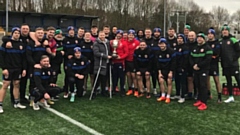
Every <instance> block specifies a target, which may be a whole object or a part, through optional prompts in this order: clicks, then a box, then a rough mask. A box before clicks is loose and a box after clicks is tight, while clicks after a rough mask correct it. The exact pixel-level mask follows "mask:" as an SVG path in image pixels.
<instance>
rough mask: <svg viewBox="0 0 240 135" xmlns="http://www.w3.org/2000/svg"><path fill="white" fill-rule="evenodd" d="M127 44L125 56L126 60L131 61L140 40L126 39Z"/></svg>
mask: <svg viewBox="0 0 240 135" xmlns="http://www.w3.org/2000/svg"><path fill="white" fill-rule="evenodd" d="M126 43H127V46H128V56H127V58H126V61H133V54H134V51H135V50H136V48H137V47H138V46H139V44H140V42H139V41H138V40H136V39H133V40H132V41H127V42H126Z"/></svg>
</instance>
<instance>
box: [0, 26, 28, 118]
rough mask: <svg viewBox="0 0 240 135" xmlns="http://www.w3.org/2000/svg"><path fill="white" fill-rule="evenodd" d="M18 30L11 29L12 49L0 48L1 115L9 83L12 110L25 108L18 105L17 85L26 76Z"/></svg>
mask: <svg viewBox="0 0 240 135" xmlns="http://www.w3.org/2000/svg"><path fill="white" fill-rule="evenodd" d="M19 38H20V28H18V27H14V28H13V29H12V38H11V40H10V41H9V42H11V45H12V47H11V48H6V43H3V45H2V46H1V48H0V66H1V68H2V74H3V85H2V88H1V90H0V113H3V107H2V106H3V100H4V98H5V95H6V91H7V89H8V86H9V85H10V83H11V81H13V96H14V108H20V109H25V108H26V106H23V105H21V104H20V100H19V84H20V79H21V77H22V76H23V77H25V76H26V69H27V64H26V55H25V50H26V46H24V45H23V43H22V42H21V41H20V40H19Z"/></svg>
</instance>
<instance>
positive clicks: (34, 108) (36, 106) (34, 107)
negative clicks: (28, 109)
mask: <svg viewBox="0 0 240 135" xmlns="http://www.w3.org/2000/svg"><path fill="white" fill-rule="evenodd" d="M32 107H33V110H35V111H37V110H40V107H39V105H38V103H34V102H33V106H32Z"/></svg>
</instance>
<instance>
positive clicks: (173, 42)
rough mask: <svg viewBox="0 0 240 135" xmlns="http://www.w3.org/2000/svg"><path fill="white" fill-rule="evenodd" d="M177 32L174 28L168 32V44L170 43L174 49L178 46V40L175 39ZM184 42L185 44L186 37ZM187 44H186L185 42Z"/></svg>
mask: <svg viewBox="0 0 240 135" xmlns="http://www.w3.org/2000/svg"><path fill="white" fill-rule="evenodd" d="M175 34H176V33H175V30H174V28H169V30H168V37H167V42H168V45H169V46H170V47H171V48H174V47H176V46H177V38H176V37H175ZM184 42H185V36H184ZM185 43H186V42H185Z"/></svg>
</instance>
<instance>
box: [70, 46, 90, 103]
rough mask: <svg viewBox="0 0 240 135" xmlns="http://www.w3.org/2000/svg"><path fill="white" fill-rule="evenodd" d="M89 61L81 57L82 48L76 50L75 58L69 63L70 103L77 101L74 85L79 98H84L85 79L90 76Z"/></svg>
mask: <svg viewBox="0 0 240 135" xmlns="http://www.w3.org/2000/svg"><path fill="white" fill-rule="evenodd" d="M87 66H88V59H87V58H86V57H84V56H83V55H81V48H80V47H75V48H74V57H72V58H71V59H70V60H69V62H68V74H69V85H70V92H71V98H70V102H74V101H75V93H74V84H75V85H76V87H77V96H79V97H82V96H83V85H84V78H85V77H86V76H87V74H88V70H87Z"/></svg>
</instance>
